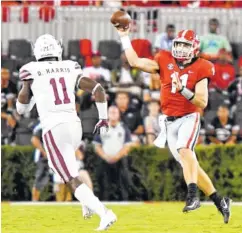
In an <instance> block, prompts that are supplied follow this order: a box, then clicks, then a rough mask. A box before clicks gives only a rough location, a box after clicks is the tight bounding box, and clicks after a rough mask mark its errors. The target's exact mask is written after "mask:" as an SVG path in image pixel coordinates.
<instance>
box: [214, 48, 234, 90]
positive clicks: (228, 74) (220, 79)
mask: <svg viewBox="0 0 242 233" xmlns="http://www.w3.org/2000/svg"><path fill="white" fill-rule="evenodd" d="M228 56H229V54H228V52H227V51H226V50H225V49H220V51H219V53H218V60H217V61H216V63H215V65H214V67H215V75H214V77H213V79H212V82H211V85H210V87H215V88H219V89H221V90H226V89H227V88H228V86H229V84H230V83H231V82H233V81H234V79H235V68H234V66H233V65H232V64H231V63H230V62H229V61H228Z"/></svg>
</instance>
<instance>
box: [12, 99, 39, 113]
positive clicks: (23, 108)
mask: <svg viewBox="0 0 242 233" xmlns="http://www.w3.org/2000/svg"><path fill="white" fill-rule="evenodd" d="M34 105H35V100H34V97H32V98H31V100H30V102H29V103H28V104H22V103H20V102H19V101H18V100H17V102H16V109H17V112H18V114H19V115H22V114H24V113H26V112H30V111H31V110H32V108H33V107H34Z"/></svg>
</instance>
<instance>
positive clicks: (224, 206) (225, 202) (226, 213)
mask: <svg viewBox="0 0 242 233" xmlns="http://www.w3.org/2000/svg"><path fill="white" fill-rule="evenodd" d="M231 202H232V200H231V199H230V198H228V197H224V198H223V199H222V200H221V202H220V206H219V207H218V210H219V212H220V213H221V214H222V215H223V217H224V223H226V224H227V223H228V222H229V219H230V216H231V210H230V207H231Z"/></svg>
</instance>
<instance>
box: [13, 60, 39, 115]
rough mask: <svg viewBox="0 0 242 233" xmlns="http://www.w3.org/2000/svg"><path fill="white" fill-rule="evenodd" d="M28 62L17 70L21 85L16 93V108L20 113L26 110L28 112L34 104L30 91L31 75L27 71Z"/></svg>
mask: <svg viewBox="0 0 242 233" xmlns="http://www.w3.org/2000/svg"><path fill="white" fill-rule="evenodd" d="M29 64H30V63H28V64H27V65H24V66H23V67H22V68H21V69H20V71H19V78H20V80H21V81H22V82H23V85H22V88H21V90H20V91H19V93H18V99H17V102H16V109H17V112H18V114H20V115H21V114H24V113H26V112H30V111H31V110H32V108H33V106H34V105H35V100H34V98H33V94H32V92H31V85H32V83H33V77H32V75H31V72H29V71H28V67H29Z"/></svg>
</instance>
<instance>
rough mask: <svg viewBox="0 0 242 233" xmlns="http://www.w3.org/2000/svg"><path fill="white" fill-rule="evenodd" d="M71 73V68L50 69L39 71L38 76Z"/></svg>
mask: <svg viewBox="0 0 242 233" xmlns="http://www.w3.org/2000/svg"><path fill="white" fill-rule="evenodd" d="M70 72H71V70H70V68H68V67H64V68H49V69H43V70H38V71H37V74H38V76H41V75H46V74H57V73H70Z"/></svg>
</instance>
